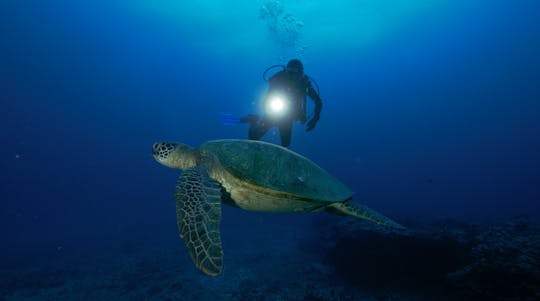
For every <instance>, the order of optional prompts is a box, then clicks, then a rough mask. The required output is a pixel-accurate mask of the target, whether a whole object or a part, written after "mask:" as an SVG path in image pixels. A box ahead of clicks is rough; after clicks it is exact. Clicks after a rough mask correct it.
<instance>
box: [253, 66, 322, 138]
mask: <svg viewBox="0 0 540 301" xmlns="http://www.w3.org/2000/svg"><path fill="white" fill-rule="evenodd" d="M268 82H269V84H270V86H269V88H268V92H267V94H266V99H268V96H270V95H272V94H273V93H276V92H277V93H282V94H284V95H285V96H286V98H287V99H288V100H289V101H290V103H289V105H290V108H289V110H290V111H289V113H288V114H287V115H286V116H279V117H272V116H268V115H265V116H264V117H263V118H262V120H261V121H260V122H256V121H255V120H252V122H251V126H250V127H249V139H252V140H259V139H261V138H262V136H264V135H265V134H266V132H268V130H269V129H271V128H272V127H277V128H278V129H279V135H280V138H281V145H283V146H285V147H287V146H289V145H290V144H291V132H292V125H293V122H294V121H295V120H298V121H300V122H301V123H305V122H306V119H307V116H306V96H309V97H310V98H311V100H313V102H314V103H315V109H314V118H317V120H318V118H319V115H320V113H321V110H322V100H321V98H320V96H319V95H318V94H317V92H316V91H315V89H313V86H312V85H311V82H310V80H309V77H307V76H306V75H304V74H302V76H301V77H300V78H295V76H294V75H293V74H291V73H289V72H287V71H286V70H282V71H280V72H278V73H276V74H274V75H273V76H272V77H271V78H270V79H269V80H268ZM266 99H265V101H266ZM252 116H253V115H252Z"/></svg>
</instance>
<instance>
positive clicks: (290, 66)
mask: <svg viewBox="0 0 540 301" xmlns="http://www.w3.org/2000/svg"><path fill="white" fill-rule="evenodd" d="M285 70H287V72H289V73H292V74H295V75H299V76H300V75H303V74H304V65H303V64H302V62H301V61H300V60H299V59H292V60H290V61H289V62H288V63H287V67H285Z"/></svg>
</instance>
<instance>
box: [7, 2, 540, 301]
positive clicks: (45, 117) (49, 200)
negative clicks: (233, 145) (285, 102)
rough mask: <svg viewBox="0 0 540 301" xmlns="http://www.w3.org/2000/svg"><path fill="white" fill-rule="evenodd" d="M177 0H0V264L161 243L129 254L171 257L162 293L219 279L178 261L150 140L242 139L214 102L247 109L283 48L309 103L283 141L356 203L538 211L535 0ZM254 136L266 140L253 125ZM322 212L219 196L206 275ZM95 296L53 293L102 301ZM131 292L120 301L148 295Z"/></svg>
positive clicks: (432, 210) (309, 232)
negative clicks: (269, 207)
mask: <svg viewBox="0 0 540 301" xmlns="http://www.w3.org/2000/svg"><path fill="white" fill-rule="evenodd" d="M183 2H185V1H170V0H169V1H165V0H153V1H150V0H136V1H120V0H115V1H90V2H88V3H83V2H77V1H75V2H74V1H55V0H51V1H28V0H17V1H11V0H4V1H2V2H1V3H0V141H2V147H1V148H0V175H1V177H0V179H1V184H0V200H1V207H2V210H0V237H1V242H0V244H1V247H0V255H1V256H0V258H2V259H0V261H1V262H2V263H1V264H0V266H2V267H3V268H4V267H5V270H4V271H10V273H12V272H13V271H15V272H17V271H21V273H29V274H31V275H32V273H34V274H33V275H35V273H36V272H35V271H34V272H27V271H28V269H29V266H31V267H33V268H34V269H35V270H40V267H42V266H47V265H51V266H53V267H54V265H55V262H56V261H58V262H61V265H62V266H74V267H78V268H79V269H80V270H79V271H83V272H81V273H83V274H84V271H85V268H84V266H86V264H88V262H92V263H93V262H100V263H101V264H102V265H103V266H104V267H103V269H105V270H107V268H108V267H109V268H110V267H113V266H114V265H115V264H118V265H121V266H124V267H125V266H129V264H126V265H122V264H123V263H125V260H127V259H126V258H125V257H126V256H127V257H129V256H131V255H130V254H135V253H136V254H139V253H140V252H147V253H148V254H154V253H152V252H165V253H167V252H169V251H170V250H174V251H175V252H176V253H175V255H170V258H169V257H167V260H168V261H167V262H162V263H161V262H159V259H155V258H160V257H159V256H153V255H151V256H149V257H150V258H152V260H154V261H152V263H153V264H154V265H155V266H170V265H171V264H173V263H172V262H175V260H176V259H177V260H178V262H176V263H174V264H177V266H178V267H179V270H181V271H183V272H184V273H187V274H184V276H183V277H185V279H197V280H193V281H195V282H196V283H197V285H195V284H192V285H187V284H186V285H184V286H183V287H182V288H178V289H177V291H182V290H186V291H189V290H192V291H193V290H195V288H199V289H204V288H205V287H206V288H207V287H208V286H211V287H214V288H216V290H220V289H221V288H222V287H221V286H225V285H224V284H220V282H219V281H229V280H230V278H229V279H227V277H232V272H229V273H228V274H224V275H223V276H220V277H222V278H220V279H221V280H207V278H206V277H208V276H204V275H202V274H201V273H199V272H198V271H197V270H196V269H195V268H194V266H193V265H192V264H191V261H190V260H189V257H188V255H187V252H186V250H185V249H184V247H183V243H182V241H181V239H180V238H179V237H178V234H177V227H176V216H175V207H174V199H173V194H174V187H175V183H176V179H177V177H178V174H179V172H178V170H173V169H168V168H166V167H164V166H161V165H159V164H157V163H156V162H155V161H154V160H153V158H152V157H151V155H150V151H151V146H152V144H153V143H154V142H155V141H178V142H182V143H186V144H190V145H192V146H197V145H199V144H201V143H203V142H205V141H207V140H212V139H223V138H246V136H247V128H246V126H245V125H237V126H232V127H227V126H224V125H222V124H221V122H220V119H219V116H220V113H221V112H230V113H234V114H238V115H242V114H247V113H252V112H258V113H260V112H261V109H260V100H261V97H262V96H263V94H264V91H265V88H266V83H265V82H264V81H263V79H262V72H263V71H264V70H265V69H266V68H267V67H268V66H271V65H274V64H284V63H286V62H287V60H289V59H291V58H300V59H301V60H302V61H303V62H304V66H305V72H306V73H307V74H309V75H310V76H312V77H313V78H315V79H316V81H317V83H318V84H319V86H320V91H321V97H322V99H323V103H324V108H323V111H322V114H321V119H320V122H319V123H318V124H317V127H316V128H315V130H314V131H312V132H306V131H305V130H304V127H303V126H302V125H301V124H298V123H297V124H295V127H294V131H293V138H292V145H291V149H292V150H294V151H296V152H299V153H301V154H303V155H304V156H306V157H308V158H310V159H312V160H313V161H315V162H316V163H318V164H319V165H320V166H321V167H323V168H325V169H326V170H328V171H329V172H330V173H331V174H333V175H335V176H336V177H337V178H339V179H340V180H342V181H343V182H344V183H345V184H347V185H348V186H349V187H351V189H352V190H354V191H355V199H356V200H358V201H362V202H364V203H365V204H367V205H368V206H370V207H372V208H374V209H376V210H378V211H379V212H382V213H384V214H386V215H388V216H391V217H393V218H394V219H396V220H403V221H404V224H407V221H409V222H410V221H429V220H436V219H456V220H460V221H464V222H468V223H497V222H504V221H506V220H509V219H512V218H514V217H516V216H527V217H528V218H529V219H531V220H532V221H533V222H537V221H538V220H539V218H540V205H539V204H540V138H539V137H540V55H539V53H540V39H539V38H538V37H540V18H539V17H540V3H539V2H538V1H529V0H524V1H502V0H501V1H498V0H497V1H487V0H471V1H447V0H442V1H429V0H415V1H398V0H385V1H347V0H343V1H323V0H320V1H317V0H297V1H288V0H281V1H249V3H247V2H248V1H210V0H208V1H192V2H193V3H191V4H185V3H183ZM308 102H309V100H308ZM310 109H312V107H310ZM265 140H266V141H269V142H273V143H279V140H278V139H277V136H276V135H275V133H273V132H271V133H269V134H268V135H267V136H265ZM339 220H340V219H339V218H337V217H328V216H325V215H323V214H317V215H316V214H313V215H295V214H283V215H275V214H267V213H253V212H244V211H240V210H238V209H234V208H230V207H224V208H223V219H222V224H221V229H222V230H221V232H222V234H223V242H224V247H225V252H226V253H225V254H226V255H225V268H226V269H227V268H229V269H230V270H229V271H235V269H237V268H238V267H239V266H241V265H242V264H243V262H244V261H243V260H242V258H243V257H241V256H240V255H238V256H239V257H238V258H239V259H236V258H237V257H234V255H233V254H234V253H235V252H236V253H238V251H239V250H243V251H245V252H246V253H248V254H263V255H261V257H260V260H258V259H253V260H254V261H257V262H264V261H265V260H268V261H270V260H275V262H283V266H285V267H286V266H287V264H288V263H287V262H289V261H287V260H286V259H283V258H280V256H281V255H279V254H277V253H275V252H273V251H271V248H272V246H273V245H279V246H280V247H282V248H283V249H284V250H287V249H294V248H296V244H295V243H294V242H295V241H297V240H300V241H304V242H306V243H305V244H306V245H307V244H310V243H309V242H310V241H311V242H312V241H317V240H322V239H323V238H321V237H320V236H319V235H318V234H319V231H320V229H321V228H323V229H324V228H328V227H331V226H332V225H333V224H335V223H337V222H338V221H339ZM324 239H328V238H324ZM274 240H275V241H274ZM250 241H251V242H252V243H251V244H250ZM289 244H290V245H291V248H287V246H289ZM244 246H245V247H244ZM394 247H395V248H396V249H399V245H396V246H394ZM245 248H253V249H252V250H250V251H249V252H248V251H246V249H245ZM276 248H277V247H276ZM156 249H157V250H158V251H156ZM117 250H123V251H121V252H120V251H118V252H120V253H115V252H117ZM126 250H127V251H126ZM228 250H231V251H230V252H229V253H227V251H228ZM232 250H235V251H232ZM279 250H282V249H279V248H278V251H276V252H279ZM282 251H283V250H282ZM122 252H123V253H122ZM111 254H112V255H111ZM115 254H124V255H125V254H128V255H125V256H124V255H118V259H117V258H116V257H115V256H117V255H115ZM167 254H168V253H167ZM229 254H231V255H229ZM295 254H296V253H295ZM272 255H273V257H272ZM323 255H324V254H323ZM168 256H169V255H168ZM227 256H229V258H230V260H227ZM253 256H254V258H258V257H256V255H253ZM291 256H292V255H291ZM294 256H296V257H298V255H294ZM321 256H322V255H321ZM101 257H106V258H107V260H100V258H101ZM306 257H307V258H306V259H305V260H306V261H309V256H306ZM233 258H235V259H234V260H233ZM269 258H270V259H269ZM278 259H280V260H281V261H279V260H278ZM107 262H110V265H107V264H106V263H107ZM289 264H290V265H293V264H295V263H293V262H290V263H289ZM93 266H95V265H93ZM233 266H235V267H234V268H233ZM8 267H9V269H8ZM48 268H49V269H50V268H51V267H48ZM270 268H271V267H264V270H262V269H263V267H259V266H257V265H256V264H254V267H253V268H252V269H251V270H250V272H249V273H251V274H249V275H251V276H245V278H248V279H251V281H253V283H250V282H248V283H247V284H246V286H249V287H250V288H253V287H254V286H256V284H255V283H257V279H264V281H270V280H268V279H269V278H268V277H269V275H272V273H274V272H273V271H272V270H271V269H270ZM275 268H276V274H275V275H280V274H279V273H278V272H277V271H278V270H280V269H283V267H281V268H280V267H275ZM43 269H45V268H43ZM321 269H322V268H321ZM62 271H63V272H65V269H62ZM74 273H75V272H74ZM45 274H47V275H49V276H50V273H48V272H45ZM75 274H77V273H75ZM172 274H174V273H172ZM262 274H264V275H265V277H264V278H258V277H262V276H261V275H262ZM37 275H38V276H36V277H37V278H42V277H41V276H39V275H40V274H39V273H38V274H37ZM77 275H79V274H77ZM95 275H97V276H96V277H95V278H94V279H98V280H99V279H100V278H99V277H100V276H99V275H100V274H99V273H97V272H96V274H95ZM186 275H191V276H186ZM235 275H236V276H238V274H235ZM58 277H59V278H62V279H65V278H69V277H70V276H65V274H62V276H58ZM250 277H251V278H250ZM276 277H278V276H276ZM279 277H281V279H283V278H282V277H283V275H280V276H279ZM389 277H390V279H391V275H390V276H389ZM330 278H333V279H336V278H339V275H334V276H331V277H330ZM102 279H103V281H104V282H105V281H106V280H107V279H108V278H107V277H105V276H103V278H102ZM183 279H184V278H183ZM270 279H271V277H270ZM98 280H96V281H98ZM205 281H210V282H211V283H210V284H209V283H207V282H205ZM239 281H240V280H239ZM261 281H262V280H261ZM136 282H137V283H138V284H139V285H136V287H137V289H141V286H142V285H140V283H141V281H139V280H138V281H136ZM307 282H308V280H306V283H307ZM353 282H354V281H353ZM3 283H4V284H5V283H9V285H5V286H4V287H3V290H0V293H2V294H5V295H4V296H2V295H0V300H3V298H6V299H9V300H11V299H19V298H20V299H27V298H35V299H47V298H49V299H51V298H52V299H56V297H51V296H53V295H46V294H45V295H42V292H44V291H47V294H52V293H51V292H50V291H48V288H49V287H57V285H58V284H51V285H49V284H47V283H45V284H43V287H42V288H40V289H42V290H40V289H34V291H35V294H33V295H31V296H27V297H26V298H23V297H22V296H24V295H20V294H19V293H14V292H16V291H17V290H15V289H13V287H14V286H16V283H17V281H12V282H3ZM40 283H41V282H40ZM62 283H64V282H62ZM156 283H159V281H156ZM220 285H221V286H220ZM341 285H342V284H339V285H338V284H336V286H339V287H341ZM148 286H150V287H157V288H156V290H157V291H158V292H161V293H163V294H165V292H164V291H162V290H160V287H159V285H156V284H155V283H154V284H152V285H150V284H148ZM88 287H89V288H88V290H94V291H95V290H96V289H95V286H92V285H89V286H88ZM353 287H354V286H353ZM20 289H21V290H24V289H27V288H25V287H24V285H21V288H20ZM111 290H112V291H113V293H111V295H107V294H105V295H103V296H101V297H100V296H99V295H84V296H82V295H81V293H80V291H67V292H64V295H62V296H63V297H62V298H65V299H66V300H69V299H73V300H75V299H80V298H83V299H84V298H86V299H103V300H107V299H109V298H111V297H110V296H116V295H115V293H114V289H111ZM131 290H133V291H135V288H133V289H131ZM241 290H242V288H238V291H241ZM238 291H235V292H236V293H238ZM278 291H279V290H278ZM145 292H146V293H148V292H147V291H145ZM281 292H283V291H281ZM154 293H155V291H154ZM149 294H150V295H144V294H143V295H137V294H135V296H139V297H140V298H142V299H145V298H149V299H152V298H155V299H158V300H161V299H159V298H163V299H164V297H163V295H159V293H155V294H153V295H152V294H151V293H149ZM298 294H300V293H298ZM81 296H82V297H81ZM85 296H86V297H85ZM141 296H142V297H141ZM145 296H146V297H145ZM190 296H192V295H190ZM204 296H207V295H204ZM221 296H222V297H223V298H224V299H241V298H240V297H239V295H238V294H237V295H235V294H234V293H230V294H229V295H221ZM261 296H263V297H261V298H264V296H272V297H271V298H270V297H268V300H270V299H271V300H278V299H277V298H278V297H280V296H281V297H280V298H282V299H288V298H287V297H284V295H282V294H280V293H276V292H275V290H274V291H272V292H267V293H262V295H261ZM288 296H289V298H292V297H291V296H293V294H292V293H290V294H289V295H288ZM294 296H297V295H294ZM306 296H307V295H306ZM132 297H133V295H129V294H123V295H120V296H117V297H116V298H125V299H129V298H132ZM210 297H212V296H211V295H210ZM274 297H275V298H274ZM186 298H187V297H186ZM201 298H203V299H204V297H201ZM242 298H247V297H245V296H244V297H242ZM306 298H307V297H306ZM306 298H304V299H305V300H307V299H306ZM319 298H322V297H319ZM366 298H368V297H366ZM388 298H390V297H388ZM173 299H174V298H173ZM292 299H294V298H292ZM312 300H317V299H312ZM319 300H320V299H319ZM343 300H346V296H344V297H343ZM366 300H369V299H366ZM381 300H383V299H381ZM388 300H390V299H388ZM392 300H393V299H392Z"/></svg>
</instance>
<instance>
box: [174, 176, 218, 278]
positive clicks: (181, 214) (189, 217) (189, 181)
mask: <svg viewBox="0 0 540 301" xmlns="http://www.w3.org/2000/svg"><path fill="white" fill-rule="evenodd" d="M175 196H176V218H177V223H178V230H179V231H180V237H182V239H183V240H184V242H185V244H186V247H187V249H188V251H189V255H190V256H191V259H192V260H193V262H194V263H195V265H196V266H197V267H198V268H199V269H200V270H201V271H203V272H204V273H206V274H208V275H213V276H215V275H218V274H219V273H221V268H222V261H223V249H222V247H221V237H220V233H219V222H220V220H221V185H220V184H219V183H218V182H216V181H214V180H212V179H211V178H210V177H209V176H208V173H207V171H206V169H205V168H203V167H195V168H190V169H187V170H185V171H184V172H183V173H182V175H181V176H180V178H179V180H178V185H177V187H176V195H175Z"/></svg>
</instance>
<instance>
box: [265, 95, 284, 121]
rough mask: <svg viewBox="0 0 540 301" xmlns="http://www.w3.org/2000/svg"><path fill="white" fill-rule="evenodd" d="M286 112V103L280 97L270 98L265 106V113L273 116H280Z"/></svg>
mask: <svg viewBox="0 0 540 301" xmlns="http://www.w3.org/2000/svg"><path fill="white" fill-rule="evenodd" d="M286 111H287V107H286V101H285V99H284V98H283V97H282V96H280V95H274V96H272V97H271V98H270V99H269V100H268V102H267V104H266V112H267V113H268V114H271V115H273V116H281V115H283V114H284V113H285V112H286Z"/></svg>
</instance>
